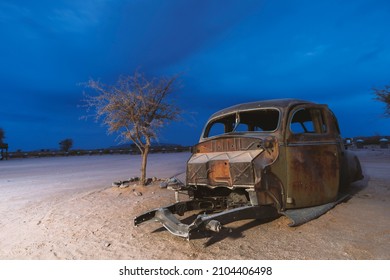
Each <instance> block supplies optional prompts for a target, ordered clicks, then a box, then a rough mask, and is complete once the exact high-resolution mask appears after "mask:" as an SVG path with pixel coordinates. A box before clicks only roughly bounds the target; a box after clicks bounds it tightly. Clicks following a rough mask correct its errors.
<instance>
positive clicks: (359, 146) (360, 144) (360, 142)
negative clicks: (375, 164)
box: [356, 139, 364, 149]
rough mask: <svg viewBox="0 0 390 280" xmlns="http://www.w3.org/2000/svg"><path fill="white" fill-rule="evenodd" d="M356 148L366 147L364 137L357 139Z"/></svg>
mask: <svg viewBox="0 0 390 280" xmlns="http://www.w3.org/2000/svg"><path fill="white" fill-rule="evenodd" d="M356 148H358V149H363V148H364V140H363V139H358V140H356Z"/></svg>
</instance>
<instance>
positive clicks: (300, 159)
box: [286, 104, 340, 208]
mask: <svg viewBox="0 0 390 280" xmlns="http://www.w3.org/2000/svg"><path fill="white" fill-rule="evenodd" d="M329 122H331V118H330V116H329V111H328V108H327V106H326V105H311V104H310V105H300V106H297V107H295V108H293V109H292V110H291V111H290V113H289V117H288V121H287V129H286V164H287V166H286V168H287V170H286V171H287V194H286V195H287V199H286V202H287V205H286V208H300V207H308V206H315V205H320V204H324V203H327V202H330V201H333V200H334V199H335V198H336V197H337V193H338V188H339V169H340V161H339V150H338V147H339V143H338V142H337V139H335V137H334V134H333V132H332V129H331V127H332V126H330V124H329Z"/></svg>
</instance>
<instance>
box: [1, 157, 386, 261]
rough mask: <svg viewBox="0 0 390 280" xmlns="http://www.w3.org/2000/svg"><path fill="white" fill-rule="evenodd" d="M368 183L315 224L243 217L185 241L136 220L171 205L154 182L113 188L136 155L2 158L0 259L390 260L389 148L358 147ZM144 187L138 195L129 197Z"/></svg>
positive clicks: (165, 169)
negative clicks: (113, 183) (147, 211)
mask: <svg viewBox="0 0 390 280" xmlns="http://www.w3.org/2000/svg"><path fill="white" fill-rule="evenodd" d="M356 153H357V155H358V156H359V158H360V160H361V163H362V166H363V169H364V175H365V179H364V180H361V181H359V182H356V183H354V184H353V185H352V187H351V189H350V193H351V195H352V197H351V198H350V199H349V200H348V201H346V202H344V203H341V204H339V205H337V206H336V207H335V208H333V209H331V210H330V211H329V212H327V213H326V214H324V215H323V216H321V217H319V218H318V219H316V220H313V221H310V222H308V223H306V224H304V225H301V226H299V227H294V228H290V227H288V223H289V220H288V219H287V218H286V217H280V218H278V219H275V220H272V221H254V220H244V221H239V222H234V223H231V224H229V225H227V226H228V227H229V228H230V230H224V231H223V232H221V233H219V234H214V233H213V234H210V235H208V236H199V237H197V238H195V239H191V240H190V241H187V240H185V239H182V238H180V237H176V236H173V235H172V234H170V233H169V232H167V231H166V230H165V229H164V228H163V227H162V226H161V225H160V224H158V223H147V224H143V225H141V226H140V227H134V226H133V218H134V217H135V216H137V215H139V214H141V213H143V212H145V211H146V210H149V209H152V208H156V207H158V206H162V205H167V204H168V203H171V202H174V193H173V192H172V191H170V190H167V189H161V188H160V187H159V183H158V182H156V183H154V184H152V185H149V186H146V187H138V186H135V185H134V186H133V185H130V187H128V188H123V189H122V188H118V187H112V186H111V184H112V182H113V181H117V180H125V179H127V178H129V177H132V176H137V175H138V173H139V166H140V158H139V156H136V155H104V156H79V157H56V158H33V159H12V160H9V161H1V162H0V259H3V260H6V259H27V260H29V259H45V260H48V259H61V260H63V259H73V260H74V259H76V260H79V259H81V260H83V259H92V260H97V259H98V260H100V259H103V260H104V259H110V260H117V259H130V260H131V259H143V260H145V259H154V260H157V259H184V260H186V259H189V260H192V259H203V260H207V259H220V260H221V259H222V260H223V259H286V260H291V259H299V260H305V259H317V260H324V259H325V260H326V259H341V260H344V259H358V260H361V259H363V260H366V259H369V260H371V259H386V260H388V259H390V218H389V213H390V150H384V149H382V150H381V149H376V150H368V149H366V150H358V151H356ZM189 156H190V154H189V153H172V154H152V155H150V158H149V166H148V176H150V177H153V176H155V177H157V178H168V177H170V176H173V175H175V174H178V173H181V172H183V171H184V170H185V165H186V161H187V159H188V158H189ZM137 193H141V194H142V195H140V196H137V195H135V194H137Z"/></svg>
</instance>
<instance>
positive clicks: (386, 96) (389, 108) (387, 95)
mask: <svg viewBox="0 0 390 280" xmlns="http://www.w3.org/2000/svg"><path fill="white" fill-rule="evenodd" d="M373 91H374V95H375V98H374V99H375V100H378V101H381V102H384V103H385V105H386V107H385V116H387V117H390V85H387V86H385V87H384V88H383V89H378V88H374V89H373Z"/></svg>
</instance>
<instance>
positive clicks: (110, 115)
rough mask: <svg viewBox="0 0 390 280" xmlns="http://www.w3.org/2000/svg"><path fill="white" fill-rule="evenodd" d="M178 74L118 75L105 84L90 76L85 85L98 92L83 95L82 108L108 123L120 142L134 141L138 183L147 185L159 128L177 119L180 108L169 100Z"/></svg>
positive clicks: (110, 130) (110, 131) (111, 131)
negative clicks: (138, 155)
mask: <svg viewBox="0 0 390 280" xmlns="http://www.w3.org/2000/svg"><path fill="white" fill-rule="evenodd" d="M176 80H177V76H174V77H161V78H152V79H148V78H146V76H145V75H144V74H142V73H139V72H135V73H134V75H126V76H120V77H119V78H118V80H117V81H116V83H115V84H113V85H107V84H104V83H101V82H100V81H99V80H93V79H90V80H89V81H88V82H87V83H85V84H84V85H85V86H86V87H87V88H89V89H92V90H94V91H96V92H97V95H88V94H85V96H86V99H85V100H84V102H85V107H86V108H87V111H90V110H92V111H93V116H94V117H95V119H96V120H100V121H102V123H103V124H104V125H105V126H107V128H108V133H109V134H111V133H118V134H119V138H120V140H121V141H122V142H124V143H125V142H133V143H134V144H135V145H136V146H137V148H138V149H139V151H140V152H141V157H142V163H141V176H140V183H141V184H142V185H145V184H146V166H147V160H148V154H149V151H150V146H151V143H152V140H153V139H157V134H158V131H159V129H160V128H162V127H163V126H165V125H166V124H167V123H168V122H170V121H174V120H177V119H178V118H179V115H180V111H181V110H180V109H179V108H178V107H177V106H176V105H174V104H173V103H171V102H169V100H168V97H169V96H170V95H171V94H172V93H173V92H174V89H175V88H174V84H175V82H176Z"/></svg>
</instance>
